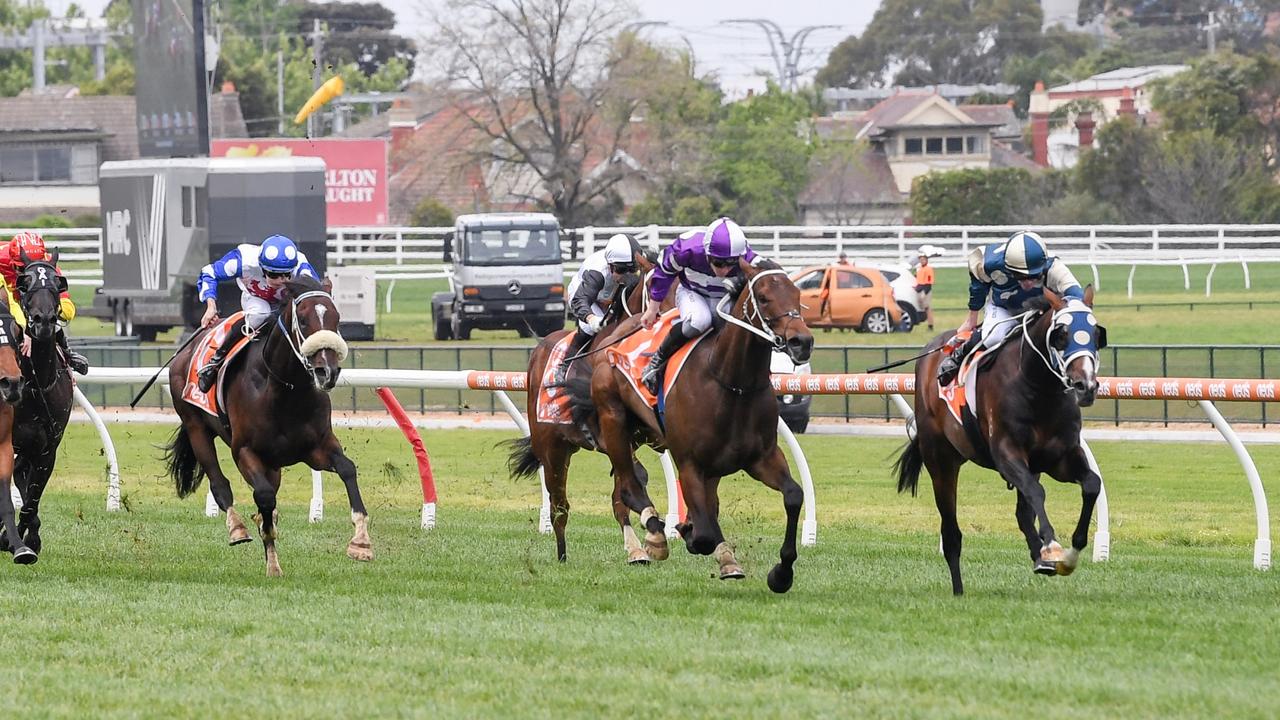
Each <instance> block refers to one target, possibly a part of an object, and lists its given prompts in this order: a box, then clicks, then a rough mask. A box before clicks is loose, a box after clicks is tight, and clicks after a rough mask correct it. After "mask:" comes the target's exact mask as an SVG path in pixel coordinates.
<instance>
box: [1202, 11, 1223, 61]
mask: <svg viewBox="0 0 1280 720" xmlns="http://www.w3.org/2000/svg"><path fill="white" fill-rule="evenodd" d="M1220 27H1222V26H1221V25H1219V24H1218V19H1217V17H1216V13H1214V11H1212V10H1210V11H1209V22H1208V24H1206V25H1205V26H1204V29H1205V32H1206V33H1208V35H1209V54H1210V55H1213V54H1214V53H1216V52H1217V50H1218V37H1217V34H1216V33H1217V30H1218V28H1220Z"/></svg>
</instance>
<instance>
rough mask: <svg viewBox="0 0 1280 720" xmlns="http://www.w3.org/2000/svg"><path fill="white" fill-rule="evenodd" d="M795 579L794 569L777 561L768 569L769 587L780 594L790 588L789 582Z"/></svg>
mask: <svg viewBox="0 0 1280 720" xmlns="http://www.w3.org/2000/svg"><path fill="white" fill-rule="evenodd" d="M795 579H796V575H795V571H793V570H792V569H791V568H789V567H787V566H785V565H782V564H781V563H779V564H777V565H774V566H773V569H772V570H770V571H769V577H768V582H769V589H770V590H772V591H774V592H776V593H778V594H779V595H781V594H782V593H784V592H786V591H788V590H790V589H791V583H793V582H795Z"/></svg>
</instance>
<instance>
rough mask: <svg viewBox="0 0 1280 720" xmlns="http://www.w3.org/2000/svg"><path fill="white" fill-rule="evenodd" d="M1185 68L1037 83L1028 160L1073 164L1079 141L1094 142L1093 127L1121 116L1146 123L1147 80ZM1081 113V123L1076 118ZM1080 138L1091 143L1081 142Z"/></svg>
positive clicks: (1158, 67) (1113, 72)
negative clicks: (1063, 81) (1061, 83)
mask: <svg viewBox="0 0 1280 720" xmlns="http://www.w3.org/2000/svg"><path fill="white" fill-rule="evenodd" d="M1186 69H1187V66H1186V65H1148V66H1144V67H1125V68H1118V69H1116V70H1111V71H1109V72H1104V73H1098V74H1097V75H1094V76H1092V77H1089V78H1085V79H1084V80H1079V81H1076V82H1072V83H1067V84H1065V85H1058V86H1056V87H1052V88H1049V89H1048V90H1045V88H1044V84H1043V83H1037V84H1036V88H1035V91H1033V92H1032V93H1031V107H1030V118H1031V135H1032V140H1031V145H1032V158H1033V159H1034V160H1035V161H1036V163H1038V164H1040V165H1043V166H1052V167H1056V168H1064V167H1072V166H1074V165H1075V164H1076V159H1077V157H1078V155H1079V149H1080V147H1081V145H1082V144H1083V145H1085V146H1087V145H1089V144H1091V143H1092V134H1093V131H1094V129H1095V128H1099V127H1102V126H1103V125H1105V124H1107V123H1108V122H1111V121H1112V120H1114V119H1116V118H1117V117H1119V116H1121V115H1132V116H1134V117H1135V118H1137V119H1138V120H1139V121H1140V122H1145V121H1148V120H1149V119H1151V118H1152V117H1153V116H1152V108H1151V92H1150V90H1151V88H1150V87H1149V85H1150V83H1151V82H1152V81H1154V80H1158V79H1160V78H1166V77H1169V76H1171V75H1177V74H1178V73H1180V72H1182V71H1183V70H1186ZM1082 115H1083V116H1085V117H1084V118H1083V123H1081V122H1079V120H1080V119H1081V116H1082ZM1055 118H1056V119H1057V122H1056V123H1054V122H1053V120H1054V119H1055ZM1082 125H1083V127H1082ZM1082 136H1083V137H1085V138H1086V139H1088V140H1089V142H1086V143H1082V142H1081V137H1082Z"/></svg>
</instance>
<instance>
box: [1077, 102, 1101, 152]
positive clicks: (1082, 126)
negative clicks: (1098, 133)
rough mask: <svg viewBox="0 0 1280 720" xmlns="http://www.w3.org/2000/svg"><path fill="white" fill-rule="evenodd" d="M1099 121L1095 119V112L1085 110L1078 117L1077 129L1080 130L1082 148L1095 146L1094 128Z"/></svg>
mask: <svg viewBox="0 0 1280 720" xmlns="http://www.w3.org/2000/svg"><path fill="white" fill-rule="evenodd" d="M1096 126H1097V123H1095V122H1094V121H1093V113H1091V112H1089V111H1088V110H1085V111H1084V112H1082V113H1080V115H1079V116H1077V117H1076V130H1078V131H1079V132H1080V149H1081V150H1083V149H1085V148H1087V147H1093V128H1094V127H1096Z"/></svg>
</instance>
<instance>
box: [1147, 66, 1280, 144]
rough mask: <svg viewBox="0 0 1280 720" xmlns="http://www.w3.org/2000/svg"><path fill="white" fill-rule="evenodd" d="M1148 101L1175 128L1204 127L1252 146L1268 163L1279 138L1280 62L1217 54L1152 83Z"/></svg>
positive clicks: (1182, 131) (1174, 129)
mask: <svg viewBox="0 0 1280 720" xmlns="http://www.w3.org/2000/svg"><path fill="white" fill-rule="evenodd" d="M1152 103H1153V105H1154V106H1155V108H1156V109H1157V110H1159V111H1160V114H1161V116H1162V117H1163V119H1164V121H1163V122H1164V127H1166V128H1167V129H1168V130H1169V131H1170V132H1173V133H1185V132H1194V131H1197V130H1208V131H1210V132H1212V133H1213V134H1215V135H1218V136H1221V137H1227V138H1232V139H1234V140H1236V141H1237V142H1240V143H1243V144H1247V145H1251V146H1254V147H1256V148H1257V149H1258V150H1259V151H1260V152H1262V153H1264V154H1265V156H1266V159H1267V162H1268V164H1270V163H1272V162H1273V161H1274V160H1275V157H1276V152H1277V146H1276V144H1277V142H1280V61H1277V60H1276V59H1275V58H1273V57H1271V56H1268V55H1257V56H1243V55H1237V54H1234V53H1220V54H1218V55H1211V56H1207V57H1204V58H1201V59H1199V60H1197V61H1195V62H1193V63H1192V65H1191V67H1190V68H1189V69H1188V70H1186V71H1185V72H1181V73H1178V74H1177V75H1174V76H1172V77H1168V78H1164V79H1162V80H1160V81H1159V82H1157V83H1156V84H1155V90H1154V93H1153V97H1152Z"/></svg>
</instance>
